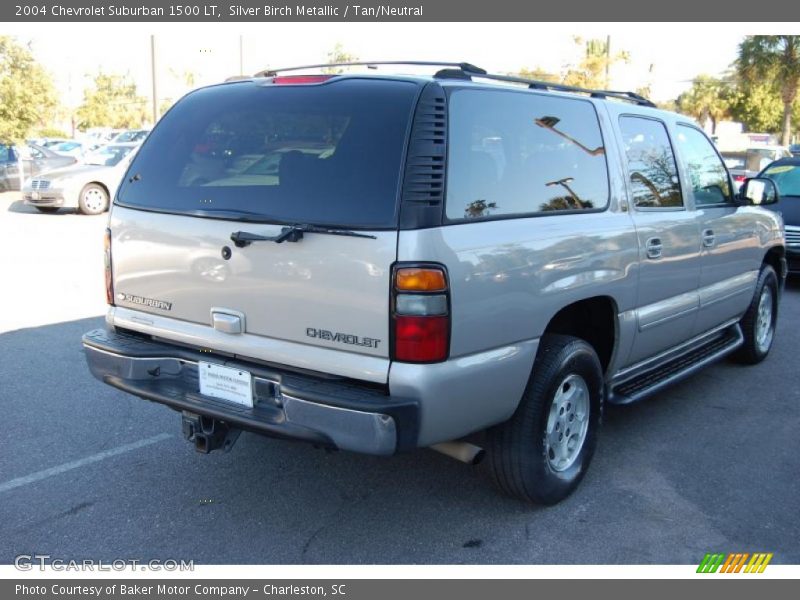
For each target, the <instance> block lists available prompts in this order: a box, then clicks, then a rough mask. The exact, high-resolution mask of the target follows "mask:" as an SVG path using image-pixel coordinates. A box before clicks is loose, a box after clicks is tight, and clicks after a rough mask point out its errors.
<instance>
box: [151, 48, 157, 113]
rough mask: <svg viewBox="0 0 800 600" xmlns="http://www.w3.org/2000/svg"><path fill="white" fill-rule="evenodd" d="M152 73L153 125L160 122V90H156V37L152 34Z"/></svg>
mask: <svg viewBox="0 0 800 600" xmlns="http://www.w3.org/2000/svg"><path fill="white" fill-rule="evenodd" d="M150 71H151V73H152V75H153V125H154V126H155V124H156V121H158V89H157V88H156V36H155V35H153V34H150Z"/></svg>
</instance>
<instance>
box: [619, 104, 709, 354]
mask: <svg viewBox="0 0 800 600" xmlns="http://www.w3.org/2000/svg"><path fill="white" fill-rule="evenodd" d="M619 125H620V132H621V134H622V144H623V148H624V151H625V159H626V166H627V173H628V181H629V190H630V198H631V201H632V202H631V203H632V204H633V207H632V211H631V217H632V219H633V222H634V224H635V226H636V234H637V236H638V240H639V259H640V271H639V291H638V301H637V310H636V319H637V326H638V331H637V335H636V338H635V340H634V343H633V347H632V349H631V354H630V356H629V358H628V362H629V363H635V362H637V361H640V360H643V359H646V358H648V357H650V356H653V355H655V354H658V353H659V352H661V351H664V350H667V349H669V348H671V347H673V346H675V345H677V344H679V343H681V342H684V341H686V340H687V339H689V338H690V337H691V333H692V331H693V326H694V321H695V319H696V317H697V310H698V305H699V300H698V291H697V287H698V282H699V278H700V243H699V239H700V231H699V227H698V224H697V216H696V214H695V212H694V211H693V210H691V206H687V204H686V202H685V200H684V197H683V193H682V190H681V185H680V179H679V177H678V167H677V163H676V160H675V154H674V152H673V149H672V144H671V142H670V138H669V135H668V133H667V127H666V125H665V124H664V122H662V121H660V120H657V119H652V118H648V117H642V116H634V115H627V116H622V117H620V120H619Z"/></svg>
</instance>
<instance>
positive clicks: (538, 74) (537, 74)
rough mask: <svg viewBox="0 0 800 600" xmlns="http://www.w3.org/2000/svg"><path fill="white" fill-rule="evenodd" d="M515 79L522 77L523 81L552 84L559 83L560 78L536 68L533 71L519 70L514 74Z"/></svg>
mask: <svg viewBox="0 0 800 600" xmlns="http://www.w3.org/2000/svg"><path fill="white" fill-rule="evenodd" d="M514 75H515V76H516V77H523V78H525V79H535V80H537V81H550V82H552V83H561V76H560V75H558V74H555V73H548V72H547V71H545V70H544V69H540V68H539V67H536V68H535V69H520V70H519V71H518V72H516V73H514Z"/></svg>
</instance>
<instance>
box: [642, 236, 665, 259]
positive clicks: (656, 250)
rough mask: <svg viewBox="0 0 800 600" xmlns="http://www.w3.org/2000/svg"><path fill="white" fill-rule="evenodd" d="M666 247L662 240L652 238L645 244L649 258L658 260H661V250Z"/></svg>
mask: <svg viewBox="0 0 800 600" xmlns="http://www.w3.org/2000/svg"><path fill="white" fill-rule="evenodd" d="M663 248H664V247H663V246H662V244H661V238H657V237H654V238H650V239H649V240H647V242H645V249H646V251H647V258H650V259H656V258H661V250H662V249H663Z"/></svg>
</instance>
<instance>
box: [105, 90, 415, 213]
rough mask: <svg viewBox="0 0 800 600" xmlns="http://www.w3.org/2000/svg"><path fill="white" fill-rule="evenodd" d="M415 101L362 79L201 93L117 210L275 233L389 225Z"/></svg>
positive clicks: (133, 178)
mask: <svg viewBox="0 0 800 600" xmlns="http://www.w3.org/2000/svg"><path fill="white" fill-rule="evenodd" d="M417 90H418V88H417V86H416V85H415V84H412V83H407V82H400V81H385V80H373V81H368V80H363V79H353V80H341V81H334V82H330V83H327V84H322V85H291V86H285V85H274V84H262V85H254V84H252V83H249V82H248V83H240V84H229V85H224V86H217V87H214V88H208V89H204V90H199V91H197V92H194V93H192V94H190V95H188V96H187V97H186V98H184V99H183V100H181V101H180V102H179V103H178V104H177V105H176V106H175V107H174V108H173V109H172V110H170V111H169V112H168V113H167V114H166V115H165V116H164V118H163V119H162V121H161V122H160V123H159V125H158V127H156V128H155V129H154V130H153V132H152V133H151V134H150V136H149V137H148V138H147V140H146V141H145V143H144V146H143V147H142V149H141V150H140V152H139V153H138V154H137V156H136V157H135V158H134V160H133V162H132V164H131V167H130V169H129V171H128V177H127V178H126V180H125V181H124V182H123V185H122V186H121V187H120V190H119V193H118V196H117V202H118V203H120V204H123V205H125V206H133V207H140V208H146V209H155V210H163V211H167V212H175V213H190V214H201V215H203V216H219V217H223V218H243V219H252V220H261V221H267V222H277V223H313V224H318V225H334V226H348V227H377V228H384V227H391V226H394V225H395V223H396V204H397V197H398V185H399V178H400V173H401V170H402V162H403V154H404V151H405V144H406V137H407V130H408V126H409V121H410V116H411V113H412V110H413V106H414V100H415V98H416V94H417Z"/></svg>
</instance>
